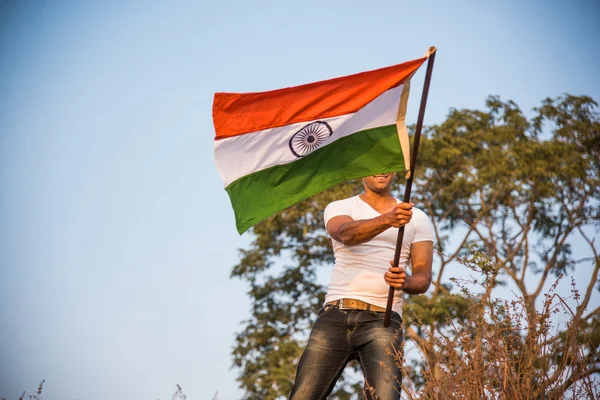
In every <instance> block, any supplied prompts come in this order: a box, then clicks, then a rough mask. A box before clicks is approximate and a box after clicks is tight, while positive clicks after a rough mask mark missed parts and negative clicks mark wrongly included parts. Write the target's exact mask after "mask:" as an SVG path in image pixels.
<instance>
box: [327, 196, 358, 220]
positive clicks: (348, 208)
mask: <svg viewBox="0 0 600 400" xmlns="http://www.w3.org/2000/svg"><path fill="white" fill-rule="evenodd" d="M352 214H353V213H352V203H351V201H350V199H345V200H338V201H334V202H332V203H329V204H328V205H327V207H325V211H324V212H323V219H324V221H325V226H327V223H328V222H329V220H330V219H331V218H333V217H337V216H338V215H348V216H350V217H352Z"/></svg>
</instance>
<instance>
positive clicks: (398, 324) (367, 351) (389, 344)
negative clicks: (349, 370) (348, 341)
mask: <svg viewBox="0 0 600 400" xmlns="http://www.w3.org/2000/svg"><path fill="white" fill-rule="evenodd" d="M357 333H359V332H357ZM354 339H356V341H357V342H358V341H360V342H361V343H356V344H357V345H359V350H358V355H359V357H358V358H359V362H360V364H361V367H362V369H363V372H364V374H365V391H366V395H367V396H366V398H367V399H378V400H396V399H399V398H400V388H401V385H402V370H401V365H402V362H403V337H402V319H401V317H400V316H399V315H398V314H396V313H392V318H391V320H390V325H389V327H387V328H386V327H384V326H383V313H370V315H365V322H364V323H363V324H362V325H361V328H360V333H359V335H357V337H355V338H354Z"/></svg>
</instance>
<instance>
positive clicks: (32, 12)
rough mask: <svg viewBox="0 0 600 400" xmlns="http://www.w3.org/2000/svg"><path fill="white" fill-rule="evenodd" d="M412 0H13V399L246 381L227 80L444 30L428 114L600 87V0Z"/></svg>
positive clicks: (300, 74)
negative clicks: (224, 131)
mask: <svg viewBox="0 0 600 400" xmlns="http://www.w3.org/2000/svg"><path fill="white" fill-rule="evenodd" d="M413 3H417V2H411V3H409V2H402V1H371V2H365V1H360V2H359V1H356V2H352V1H319V2H317V1H313V2H310V1H302V2H299V1H298V2H284V1H270V2H261V1H257V2H233V1H223V2H201V1H193V2H192V1H189V2H188V1H177V2H167V1H151V2H149V1H144V2H142V1H139V2H119V1H96V2H91V1H79V2H75V1H60V0H55V1H53V0H46V1H33V0H31V1H27V0H3V1H0V397H2V396H3V397H6V398H7V399H17V398H18V397H19V395H20V393H21V390H27V391H28V392H29V393H32V392H33V391H34V390H35V388H36V387H37V384H38V383H39V381H40V380H41V379H45V380H46V381H47V383H46V387H45V390H44V394H45V396H44V398H45V399H46V400H59V399H61V400H62V399H65V400H69V399H73V400H74V399H81V400H106V399H132V400H137V399H140V400H142V399H161V400H165V399H170V398H171V395H172V393H173V392H174V391H175V384H176V383H179V384H181V385H182V386H183V388H184V391H185V393H186V394H187V395H188V399H190V400H192V399H210V398H212V396H213V395H214V393H215V392H216V391H218V392H219V398H220V399H221V400H228V399H236V398H239V397H240V394H241V392H240V391H239V390H238V389H237V384H236V383H235V381H234V378H235V374H236V371H235V370H230V365H231V357H230V351H231V347H232V346H233V343H234V333H235V332H236V331H237V330H239V329H240V327H241V325H240V321H242V320H244V319H245V318H248V317H249V307H248V299H247V297H246V295H245V292H246V290H247V289H246V287H245V285H244V284H243V283H242V282H239V281H232V280H230V279H229V273H230V270H231V267H232V266H233V265H234V264H235V263H236V260H237V257H238V253H237V249H238V248H240V247H243V246H245V245H246V244H247V243H248V242H249V240H250V236H242V237H240V236H239V235H238V234H237V232H236V229H235V224H234V220H233V212H232V211H231V208H230V205H229V200H228V198H227V196H226V193H225V191H224V190H223V187H222V183H221V181H220V178H219V176H218V174H217V171H216V168H215V166H214V161H213V136H214V132H213V128H212V120H211V105H212V96H213V93H214V92H216V91H236V92H246V91H261V90H268V89H275V88H279V87H283V86H291V85H297V84H301V83H306V82H311V81H315V80H321V79H326V78H332V77H336V76H340V75H346V74H350V73H354V72H360V71H363V70H367V69H374V68H378V67H383V66H387V65H390V64H396V63H400V62H403V61H406V60H409V59H414V58H417V57H420V56H422V55H423V54H424V53H425V51H426V50H427V48H428V47H429V46H430V45H435V46H437V47H438V49H439V52H438V55H437V58H436V65H435V71H434V77H433V82H432V88H431V92H430V100H429V104H428V109H427V114H426V124H433V123H438V122H441V121H442V120H443V119H444V117H445V116H446V115H447V113H448V109H449V108H451V107H456V108H463V107H468V108H481V107H483V105H484V100H485V98H486V97H487V96H488V95H489V94H498V95H500V96H502V98H504V99H512V100H514V101H515V102H517V104H519V105H520V106H521V107H522V108H523V109H524V110H526V111H527V110H530V109H531V108H532V107H535V106H536V105H538V104H539V103H540V100H541V99H543V98H545V97H547V96H557V95H560V94H562V93H564V92H568V93H571V94H576V95H581V94H586V95H591V96H593V97H594V98H595V99H596V100H597V101H599V100H600V79H599V74H598V71H599V67H598V66H599V65H600V57H599V55H598V54H599V52H598V50H600V49H599V47H600V46H599V45H598V39H599V38H600V24H598V20H599V19H600V6H599V3H598V2H597V1H592V0H579V1H570V2H569V1H559V0H544V1H536V0H528V1H516V0H511V1H481V0H478V1H468V2H467V1H456V2H448V1H439V2H418V3H419V5H415V4H413ZM425 3H427V4H425ZM423 74H424V71H423V70H422V71H420V72H419V73H418V75H417V76H416V77H415V79H414V81H413V91H412V96H411V99H410V106H409V115H408V122H409V123H412V122H414V121H415V120H416V113H417V105H418V99H419V94H420V91H421V84H422V80H423Z"/></svg>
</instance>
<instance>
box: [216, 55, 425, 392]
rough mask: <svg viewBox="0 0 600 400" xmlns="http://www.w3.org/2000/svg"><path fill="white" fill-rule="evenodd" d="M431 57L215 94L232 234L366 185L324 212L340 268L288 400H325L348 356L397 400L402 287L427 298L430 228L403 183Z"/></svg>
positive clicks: (370, 387) (374, 386)
mask: <svg viewBox="0 0 600 400" xmlns="http://www.w3.org/2000/svg"><path fill="white" fill-rule="evenodd" d="M435 51H436V49H435V47H431V48H430V49H429V51H428V52H427V54H426V55H425V57H423V58H420V59H416V60H412V61H407V62H405V63H402V64H398V65H393V66H390V67H386V68H381V69H378V70H372V71H367V72H362V73H358V74H354V75H349V76H344V77H340V78H334V79H330V80H325V81H320V82H314V83H310V84H306V85H300V86H295V87H288V88H283V89H278V90H272V91H268V92H256V93H216V94H215V98H214V103H213V122H214V126H215V132H216V135H215V143H214V146H215V162H216V165H217V169H218V170H219V174H220V175H221V178H222V179H223V182H224V184H225V190H226V191H227V193H228V194H229V198H230V200H231V205H232V207H233V210H234V213H235V220H236V225H237V229H238V232H239V233H240V234H242V233H244V232H245V231H246V230H248V229H250V228H251V227H252V226H253V225H254V224H256V223H258V222H260V221H262V220H264V219H265V218H267V217H269V216H271V215H273V214H275V213H277V212H279V211H282V210H284V209H285V208H287V207H290V206H292V205H294V204H296V203H298V202H300V201H302V200H304V199H307V198H309V197H310V196H313V195H315V194H317V193H319V192H321V191H323V190H325V189H328V188H330V187H332V186H334V185H336V184H338V183H341V182H344V181H348V180H351V179H356V178H363V185H364V193H362V194H361V195H358V196H354V197H351V198H349V199H345V200H341V201H335V202H333V203H331V204H330V205H329V206H327V208H326V209H325V226H326V229H327V232H328V233H329V235H330V236H331V238H332V243H333V249H334V253H335V259H336V263H335V267H334V270H333V275H332V279H331V283H330V285H329V290H328V293H327V297H326V304H325V306H324V307H323V308H322V309H321V310H320V312H319V316H318V319H317V322H316V323H315V326H314V327H313V330H312V333H311V336H310V339H309V342H308V346H307V348H306V350H305V352H304V355H303V356H302V358H301V360H300V363H299V365H298V371H297V377H296V382H295V384H294V387H293V389H292V393H291V398H293V399H296V400H298V399H300V400H305V399H324V398H325V397H326V396H327V395H328V394H329V393H330V392H331V390H332V389H333V387H334V385H335V382H336V381H337V379H338V378H339V376H340V374H341V373H342V371H343V369H344V366H345V365H346V364H347V362H348V361H350V360H351V359H357V360H358V361H359V362H360V364H361V366H362V368H363V371H364V373H365V380H366V387H367V395H368V396H370V397H371V398H378V399H398V398H399V397H400V387H401V371H400V367H399V365H397V364H396V363H395V362H394V361H395V360H394V356H393V355H394V354H396V355H401V354H402V319H401V316H400V313H401V311H402V308H401V307H402V294H403V293H402V292H404V293H408V294H417V293H423V292H425V291H426V290H427V288H428V287H429V284H430V282H431V259H432V248H433V235H432V229H431V225H430V223H429V220H428V219H427V217H426V216H425V214H424V213H423V212H422V211H420V210H417V209H413V207H412V206H413V204H412V203H410V188H411V185H412V179H413V176H414V164H415V162H416V154H417V153H416V150H417V149H418V144H419V138H420V132H421V128H422V123H423V115H424V111H425V103H426V101H427V91H428V88H429V81H430V78H431V71H432V68H433V59H434V56H435ZM426 60H429V62H428V64H427V73H426V78H425V85H424V89H423V94H424V95H423V97H422V99H421V108H420V112H419V118H418V121H417V129H416V133H415V139H414V149H413V153H412V157H413V158H411V155H410V145H409V140H408V131H407V129H406V124H405V115H406V106H407V101H408V94H409V89H410V79H411V78H412V76H413V75H414V74H415V72H416V71H417V70H418V69H419V67H420V66H421V65H422V64H423V63H424V62H425V61H426ZM395 171H406V172H407V175H406V178H407V183H406V188H405V194H404V200H403V202H402V203H400V202H398V200H396V199H395V198H394V197H393V196H392V195H391V183H392V181H393V178H394V177H395ZM396 236H397V239H396ZM392 257H393V261H391V262H390V264H391V268H389V269H388V268H387V263H388V262H389V260H390V259H391V258H392ZM409 265H410V266H412V275H411V276H407V275H406V268H407V267H408V266H409ZM394 289H399V290H398V292H397V293H394ZM386 292H387V304H386ZM386 310H387V312H386V313H385V317H384V313H383V312H384V311H386ZM392 310H393V313H392ZM392 314H393V318H394V319H393V321H394V324H393V325H390V324H389V323H390V318H391V317H392ZM396 361H398V364H399V363H400V360H396Z"/></svg>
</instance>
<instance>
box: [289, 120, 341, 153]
mask: <svg viewBox="0 0 600 400" xmlns="http://www.w3.org/2000/svg"><path fill="white" fill-rule="evenodd" d="M332 133H333V130H332V129H331V127H330V126H329V124H327V122H323V121H316V122H312V123H310V124H308V125H306V126H305V127H304V128H302V129H300V130H299V131H298V132H296V133H294V136H292V138H291V139H290V150H292V153H294V155H295V156H296V157H304V156H305V155H307V154H310V153H312V152H313V151H315V150H316V149H317V148H318V147H319V146H321V145H322V144H323V143H325V141H326V140H327V138H328V137H329V136H331V134H332Z"/></svg>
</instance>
